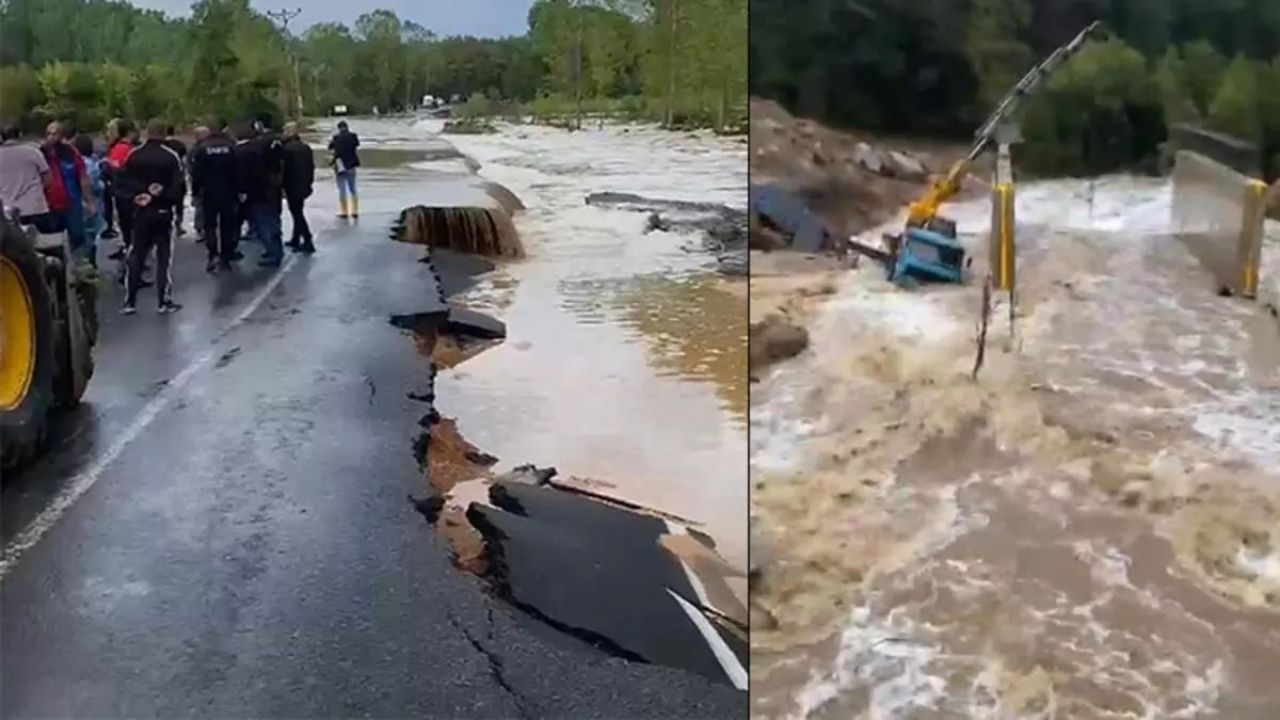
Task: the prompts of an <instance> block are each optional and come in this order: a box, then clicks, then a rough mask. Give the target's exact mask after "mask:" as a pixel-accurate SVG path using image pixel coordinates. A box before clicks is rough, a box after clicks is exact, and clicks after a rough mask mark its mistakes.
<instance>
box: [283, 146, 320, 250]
mask: <svg viewBox="0 0 1280 720" xmlns="http://www.w3.org/2000/svg"><path fill="white" fill-rule="evenodd" d="M315 180H316V159H315V153H313V152H312V151H311V146H310V145H308V144H306V143H305V142H303V141H302V138H301V137H299V136H298V124H297V123H289V124H288V125H285V126H284V197H285V200H287V201H288V203H289V214H290V215H291V216H293V234H292V235H291V236H290V238H289V242H287V243H285V244H286V245H287V246H288V247H289V248H290V249H291V250H293V251H294V252H304V253H313V252H315V251H316V246H315V243H313V242H312V237H311V226H310V225H308V224H307V216H306V213H305V212H304V209H303V206H304V204H305V203H306V201H307V198H309V197H311V186H312V185H313V184H314V183H315Z"/></svg>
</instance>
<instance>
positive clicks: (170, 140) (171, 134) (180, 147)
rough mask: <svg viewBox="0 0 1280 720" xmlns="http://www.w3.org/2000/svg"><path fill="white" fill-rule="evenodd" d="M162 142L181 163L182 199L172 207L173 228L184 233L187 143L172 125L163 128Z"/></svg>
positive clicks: (180, 233)
mask: <svg viewBox="0 0 1280 720" xmlns="http://www.w3.org/2000/svg"><path fill="white" fill-rule="evenodd" d="M164 144H165V145H168V146H169V149H171V150H173V151H174V152H175V153H177V154H178V162H180V163H182V179H183V186H182V200H181V201H180V202H179V203H178V206H177V207H175V208H174V209H173V220H174V222H173V228H174V230H175V231H176V232H177V233H178V235H180V236H181V235H186V234H187V231H186V229H185V228H183V227H182V218H183V217H184V216H185V215H186V209H187V186H186V184H185V181H186V179H187V144H186V143H184V142H182V139H181V138H179V137H178V132H177V129H176V128H174V126H172V125H170V126H169V127H167V128H165V140H164Z"/></svg>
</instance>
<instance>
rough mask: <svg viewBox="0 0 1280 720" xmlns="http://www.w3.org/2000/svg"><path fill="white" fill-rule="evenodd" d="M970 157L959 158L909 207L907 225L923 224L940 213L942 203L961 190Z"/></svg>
mask: <svg viewBox="0 0 1280 720" xmlns="http://www.w3.org/2000/svg"><path fill="white" fill-rule="evenodd" d="M971 162H972V161H971V160H970V159H969V158H965V159H964V160H958V161H956V163H955V164H954V165H952V166H951V169H950V170H949V171H947V174H946V175H943V176H942V177H940V178H938V179H937V180H934V181H933V183H932V184H930V185H929V189H928V190H927V191H926V192H925V194H924V195H922V196H921V197H920V199H918V200H916V201H915V202H913V203H911V205H909V206H908V207H907V225H911V226H923V225H925V224H927V223H928V222H929V221H930V220H932V219H934V218H935V217H937V215H938V210H939V209H940V208H941V207H942V204H943V203H945V202H947V201H948V200H950V199H951V198H953V197H955V196H956V194H957V193H959V192H960V183H961V181H962V180H963V179H964V176H965V175H967V174H968V172H969V165H970V164H971Z"/></svg>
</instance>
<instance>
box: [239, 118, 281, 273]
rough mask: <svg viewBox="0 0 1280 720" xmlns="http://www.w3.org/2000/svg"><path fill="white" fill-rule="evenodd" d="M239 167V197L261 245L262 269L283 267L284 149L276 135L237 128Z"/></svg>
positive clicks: (249, 128) (260, 264) (246, 126)
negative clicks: (281, 219) (281, 216)
mask: <svg viewBox="0 0 1280 720" xmlns="http://www.w3.org/2000/svg"><path fill="white" fill-rule="evenodd" d="M235 135H236V141H237V142H236V165H237V166H238V167H239V170H240V194H241V195H242V196H244V200H245V208H246V210H247V212H248V216H249V227H250V231H251V233H252V234H253V236H254V238H255V239H256V240H257V241H258V242H259V243H261V244H262V258H261V259H260V260H259V261H258V265H259V266H260V267H272V268H275V267H280V263H281V262H283V260H284V243H283V240H284V238H283V236H282V232H281V229H280V214H281V212H283V210H284V207H283V200H284V198H283V188H282V184H283V177H282V174H283V172H284V146H283V144H282V143H281V142H280V138H279V137H278V136H277V135H276V134H275V133H270V132H267V133H262V134H258V133H256V132H255V131H254V128H253V126H251V125H248V124H244V125H241V126H240V127H239V128H237V131H236V133H235Z"/></svg>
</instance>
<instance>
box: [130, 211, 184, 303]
mask: <svg viewBox="0 0 1280 720" xmlns="http://www.w3.org/2000/svg"><path fill="white" fill-rule="evenodd" d="M123 207H124V206H123V205H121V208H123ZM131 209H132V208H131ZM131 214H132V215H133V217H132V218H131V219H132V226H133V242H131V243H130V244H129V257H128V260H127V262H128V265H126V268H127V270H126V273H125V292H126V293H127V295H126V298H127V299H126V302H127V303H128V304H129V305H134V304H136V303H137V301H138V290H139V289H141V287H142V271H143V270H144V269H146V266H147V256H148V255H150V254H151V249H152V248H155V250H156V298H157V299H159V301H160V304H161V305H164V304H165V303H169V302H172V301H173V210H171V209H169V208H163V209H159V208H137V209H134V210H133V213H131ZM121 218H122V219H123V215H122V216H121Z"/></svg>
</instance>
